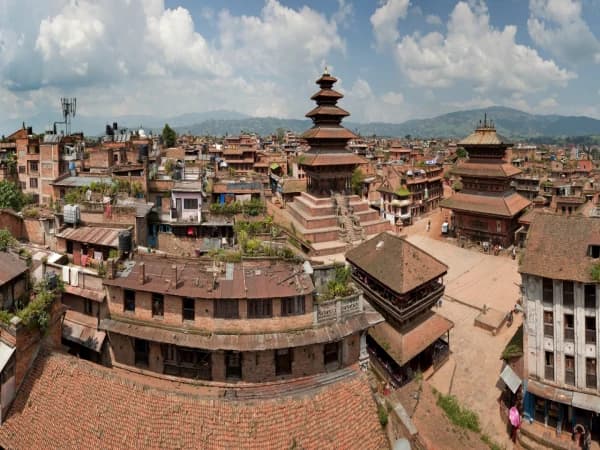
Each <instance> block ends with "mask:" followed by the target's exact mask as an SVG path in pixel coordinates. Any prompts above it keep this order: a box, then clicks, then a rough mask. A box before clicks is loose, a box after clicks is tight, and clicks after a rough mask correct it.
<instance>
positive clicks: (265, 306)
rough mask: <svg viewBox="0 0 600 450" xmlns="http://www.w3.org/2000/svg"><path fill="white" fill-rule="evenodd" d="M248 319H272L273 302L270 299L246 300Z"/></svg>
mask: <svg viewBox="0 0 600 450" xmlns="http://www.w3.org/2000/svg"><path fill="white" fill-rule="evenodd" d="M248 317H250V318H252V319H260V318H262V317H273V302H272V301H271V299H264V300H248Z"/></svg>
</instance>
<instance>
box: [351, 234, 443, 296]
mask: <svg viewBox="0 0 600 450" xmlns="http://www.w3.org/2000/svg"><path fill="white" fill-rule="evenodd" d="M346 259H347V260H348V261H349V262H350V263H352V264H354V265H355V266H358V267H359V268H361V269H362V270H364V271H365V272H367V273H368V274H369V275H370V276H372V277H373V278H375V279H376V280H378V281H379V282H380V283H383V284H384V285H386V286H388V287H389V288H390V289H392V290H393V291H395V292H397V293H399V294H404V293H406V292H409V291H411V290H413V289H415V288H417V287H419V286H421V285H422V284H425V283H427V282H429V281H431V280H435V279H436V278H438V277H440V276H442V275H444V274H445V273H446V272H447V271H448V266H447V265H446V264H444V263H443V262H441V261H440V260H438V259H436V258H434V257H433V256H431V255H430V254H429V253H427V252H425V251H424V250H421V249H420V248H419V247H417V246H415V245H414V244H411V243H410V242H408V241H407V240H406V239H404V238H402V237H399V236H395V235H393V234H391V233H387V232H384V233H381V234H379V235H377V236H375V237H374V238H372V239H369V240H368V241H366V242H363V243H362V244H360V245H359V246H357V247H354V248H353V249H352V250H350V251H348V252H347V253H346Z"/></svg>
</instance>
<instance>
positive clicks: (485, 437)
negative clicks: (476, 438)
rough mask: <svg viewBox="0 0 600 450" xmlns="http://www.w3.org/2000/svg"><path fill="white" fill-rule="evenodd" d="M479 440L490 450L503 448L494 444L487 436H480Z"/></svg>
mask: <svg viewBox="0 0 600 450" xmlns="http://www.w3.org/2000/svg"><path fill="white" fill-rule="evenodd" d="M481 440H482V441H483V442H484V443H485V444H486V445H487V446H488V447H489V448H490V449H491V450H502V449H503V448H504V447H501V446H500V444H498V443H497V442H495V441H494V440H493V439H492V438H491V437H489V436H488V435H487V434H482V435H481Z"/></svg>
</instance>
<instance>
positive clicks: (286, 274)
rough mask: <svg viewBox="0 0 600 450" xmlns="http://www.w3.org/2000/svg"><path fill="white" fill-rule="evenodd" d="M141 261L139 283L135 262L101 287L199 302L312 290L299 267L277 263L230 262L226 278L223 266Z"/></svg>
mask: <svg viewBox="0 0 600 450" xmlns="http://www.w3.org/2000/svg"><path fill="white" fill-rule="evenodd" d="M143 262H144V265H145V273H146V281H145V282H144V283H143V284H141V283H140V281H139V271H140V264H139V263H140V261H139V260H138V261H136V264H135V266H134V267H133V269H132V270H131V271H130V272H129V273H127V275H124V276H121V277H117V278H115V279H113V280H104V284H105V285H110V286H119V287H123V288H127V289H135V290H139V291H145V292H160V293H164V294H171V295H177V296H182V297H194V298H203V299H221V298H222V299H243V298H256V299H258V298H281V297H293V296H296V295H306V294H310V293H312V292H313V291H314V284H313V282H312V280H311V278H310V276H309V275H307V274H306V273H304V272H303V270H302V266H301V265H299V264H293V263H290V262H286V261H281V260H277V261H276V260H258V261H256V260H254V261H243V262H240V263H231V266H230V267H231V268H232V272H231V273H230V274H231V276H230V277H227V275H228V274H227V272H226V270H225V268H226V266H219V265H215V266H213V264H212V262H208V261H198V260H191V259H188V260H183V259H181V258H168V259H166V258H157V257H150V256H145V257H144V259H143ZM173 267H175V269H174V268H173ZM175 270H177V280H178V283H177V285H175V283H174V280H175ZM214 274H216V276H215V275H214ZM227 278H230V279H227ZM215 280H216V282H215Z"/></svg>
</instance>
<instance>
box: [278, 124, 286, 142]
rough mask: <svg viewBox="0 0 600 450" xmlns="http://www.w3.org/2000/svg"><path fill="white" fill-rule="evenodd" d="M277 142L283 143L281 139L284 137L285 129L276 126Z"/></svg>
mask: <svg viewBox="0 0 600 450" xmlns="http://www.w3.org/2000/svg"><path fill="white" fill-rule="evenodd" d="M276 133H277V143H278V144H283V139H284V138H285V130H284V129H283V128H277V131H276Z"/></svg>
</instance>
